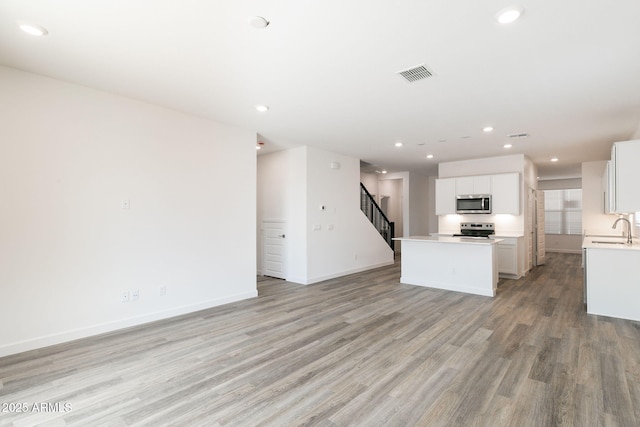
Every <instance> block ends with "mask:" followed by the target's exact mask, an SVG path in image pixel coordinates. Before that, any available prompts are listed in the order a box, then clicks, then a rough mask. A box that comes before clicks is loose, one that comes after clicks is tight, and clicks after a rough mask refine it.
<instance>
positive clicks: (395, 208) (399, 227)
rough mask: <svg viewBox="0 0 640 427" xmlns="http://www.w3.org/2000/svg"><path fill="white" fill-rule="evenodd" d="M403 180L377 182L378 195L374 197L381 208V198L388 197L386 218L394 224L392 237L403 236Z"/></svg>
mask: <svg viewBox="0 0 640 427" xmlns="http://www.w3.org/2000/svg"><path fill="white" fill-rule="evenodd" d="M403 181H404V180H403V179H401V178H398V179H382V180H380V181H378V189H379V192H380V193H379V194H378V196H377V197H376V199H377V200H376V201H377V202H378V205H380V207H382V198H383V197H388V198H389V199H388V202H387V203H388V204H387V207H388V208H387V212H385V215H387V218H388V219H389V221H391V222H393V223H394V230H395V231H394V237H402V236H404V232H403V229H404V221H403V219H404V218H403V217H404V209H403V201H404V197H403V187H404V182H403Z"/></svg>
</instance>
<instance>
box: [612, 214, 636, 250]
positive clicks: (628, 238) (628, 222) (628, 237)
mask: <svg viewBox="0 0 640 427" xmlns="http://www.w3.org/2000/svg"><path fill="white" fill-rule="evenodd" d="M620 221H624V222H626V223H627V230H629V234H627V245H630V244H631V243H632V240H631V222H630V221H629V220H628V219H627V218H623V217H620V218H618V219H616V221H615V222H614V223H613V226H612V227H611V228H616V225H618V222H620ZM622 237H624V230H623V231H622Z"/></svg>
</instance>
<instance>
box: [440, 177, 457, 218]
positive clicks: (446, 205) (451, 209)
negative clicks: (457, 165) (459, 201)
mask: <svg viewBox="0 0 640 427" xmlns="http://www.w3.org/2000/svg"><path fill="white" fill-rule="evenodd" d="M455 213H456V179H455V178H443V179H436V215H450V214H455Z"/></svg>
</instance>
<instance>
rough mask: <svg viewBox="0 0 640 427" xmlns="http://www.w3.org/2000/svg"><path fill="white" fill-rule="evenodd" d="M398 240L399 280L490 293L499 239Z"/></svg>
mask: <svg viewBox="0 0 640 427" xmlns="http://www.w3.org/2000/svg"><path fill="white" fill-rule="evenodd" d="M394 240H399V241H400V242H401V245H402V247H401V254H402V255H401V275H400V283H404V284H408V285H417V286H426V287H430V288H438V289H446V290H450V291H458V292H466V293H469V294H476V295H485V296H489V297H493V296H495V295H496V288H497V287H498V257H497V249H496V248H497V246H496V245H497V243H499V242H500V241H501V240H500V239H469V238H465V237H445V236H409V237H400V238H396V239H394Z"/></svg>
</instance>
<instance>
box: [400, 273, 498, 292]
mask: <svg viewBox="0 0 640 427" xmlns="http://www.w3.org/2000/svg"><path fill="white" fill-rule="evenodd" d="M400 283H402V284H403V285H415V286H422V287H426V288H434V289H444V290H446V291H454V292H462V293H467V294H474V295H482V296H485V297H495V296H496V289H495V287H494V288H493V289H486V288H477V287H474V286H464V285H457V284H456V285H451V284H448V283H442V282H434V281H431V280H424V279H419V278H412V277H404V276H403V277H400Z"/></svg>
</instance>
